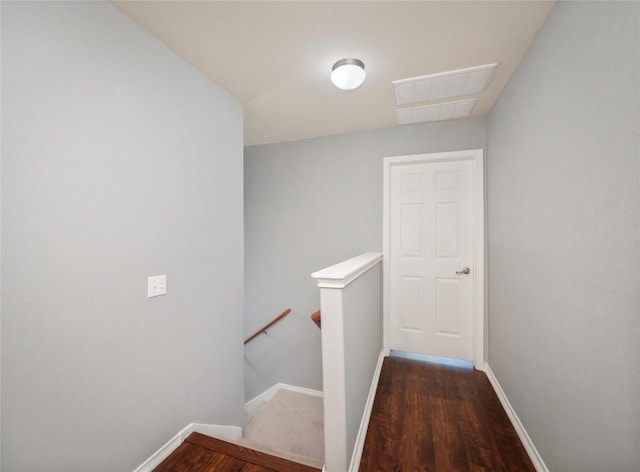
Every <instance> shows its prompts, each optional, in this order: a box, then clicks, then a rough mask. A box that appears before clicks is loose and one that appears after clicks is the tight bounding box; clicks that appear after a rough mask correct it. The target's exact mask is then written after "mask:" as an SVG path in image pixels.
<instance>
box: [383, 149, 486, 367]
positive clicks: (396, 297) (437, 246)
mask: <svg viewBox="0 0 640 472" xmlns="http://www.w3.org/2000/svg"><path fill="white" fill-rule="evenodd" d="M473 164H474V163H473V161H472V160H469V159H461V160H451V161H437V160H436V161H434V162H418V163H408V164H403V165H395V166H391V168H390V175H389V177H388V178H389V183H388V185H389V189H388V191H389V202H388V205H389V209H388V212H389V215H388V228H387V229H386V230H387V231H388V249H389V252H390V254H389V257H388V260H387V261H386V263H387V264H389V266H390V267H389V270H388V272H387V274H388V276H389V281H388V290H389V297H390V299H389V305H388V307H389V318H388V319H389V325H390V326H389V329H390V332H389V342H390V348H391V349H396V350H401V351H408V352H414V353H420V354H429V355H434V356H442V357H451V358H457V359H466V360H474V300H473V296H474V277H475V271H474V267H473V263H474V179H473ZM465 272H468V273H465Z"/></svg>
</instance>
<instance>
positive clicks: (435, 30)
mask: <svg viewBox="0 0 640 472" xmlns="http://www.w3.org/2000/svg"><path fill="white" fill-rule="evenodd" d="M113 3H114V4H115V6H116V7H117V8H119V9H120V10H121V11H122V12H124V13H125V14H126V15H128V16H130V17H131V18H132V19H133V20H135V21H136V22H137V23H138V24H140V25H141V26H142V27H143V28H145V29H146V30H148V31H150V32H151V33H152V34H154V35H155V36H157V37H158V38H159V39H160V40H162V41H163V42H164V43H165V44H166V45H167V46H168V47H169V48H171V49H173V50H174V51H175V52H176V53H178V54H179V55H181V56H182V57H184V58H185V59H186V60H187V61H188V62H189V63H191V64H192V65H193V66H195V67H196V68H198V69H200V70H201V71H202V72H204V73H205V74H206V75H207V76H208V77H210V78H211V80H213V81H214V82H215V83H217V84H218V85H220V86H222V87H223V88H225V89H226V90H228V91H229V92H230V93H231V94H232V95H233V96H235V97H236V98H238V99H239V100H240V101H241V102H242V103H243V104H244V107H245V144H247V145H251V144H261V143H270V142H278V141H289V140H294V139H302V138H308V137H313V136H326V135H331V134H338V133H345V132H351V131H359V130H365V129H374V128H385V127H391V126H396V105H395V102H394V93H393V87H392V84H391V82H392V81H394V80H400V79H406V78H410V77H416V76H422V75H428V74H434V73H439V72H445V71H449V70H453V69H462V68H467V67H473V66H480V65H484V64H491V63H494V62H495V63H498V66H497V68H496V70H495V72H494V73H493V76H492V78H491V80H490V81H489V83H488V85H487V87H486V88H485V90H484V91H483V92H482V93H481V94H476V95H467V96H465V97H464V98H477V101H476V104H475V106H474V108H473V111H472V113H471V116H483V115H486V114H487V113H488V112H489V110H490V109H491V107H492V106H493V104H494V102H495V100H496V98H497V96H498V94H499V93H500V91H501V90H502V88H503V87H504V85H505V83H506V82H507V80H508V79H509V76H510V75H511V73H512V72H513V70H514V69H515V67H516V65H517V64H518V61H519V60H520V58H521V57H522V55H523V53H524V51H525V50H526V48H527V47H528V46H529V44H530V42H531V40H532V39H533V37H534V35H535V33H536V32H537V31H538V29H539V28H540V26H541V25H542V22H543V21H544V19H545V17H546V15H547V14H548V12H549V10H550V9H551V7H552V6H553V2H550V1H544V2H534V1H511V2H506V1H499V2H493V1H472V2H467V1H444V2H436V1H409V2H405V1H369V2H365V1H329V2H325V1H287V2H281V1H277V2H276V1H254V2H245V1H226V2H219V1H128V2H122V1H118V2H113ZM344 57H357V58H359V59H361V60H362V61H363V62H364V63H365V68H366V71H367V80H366V81H365V83H364V85H363V86H362V87H361V88H359V89H358V90H357V91H355V92H351V93H345V92H340V91H338V90H337V89H335V88H334V87H333V86H332V85H331V83H330V81H329V74H330V72H331V66H332V65H333V63H334V62H335V61H337V60H339V59H342V58H344ZM443 101H452V99H445V100H439V101H438V100H435V101H431V102H427V103H422V104H423V105H424V104H427V105H430V104H435V103H439V102H443ZM411 106H416V105H415V104H414V105H411Z"/></svg>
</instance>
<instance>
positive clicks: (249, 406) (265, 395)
mask: <svg viewBox="0 0 640 472" xmlns="http://www.w3.org/2000/svg"><path fill="white" fill-rule="evenodd" d="M280 389H283V390H290V391H292V392H297V393H304V394H305V395H313V396H314V397H324V393H322V392H321V391H320V390H313V389H311V388H306V387H296V386H295V385H289V384H285V383H280V382H279V383H277V384H275V385H274V386H272V387H271V388H269V389H267V390H265V391H264V392H262V393H261V394H260V395H258V396H256V397H255V398H252V399H251V400H249V401H248V402H247V403H245V404H244V411H246V412H251V411H253V409H254V408H255V407H256V406H258V404H259V403H262V402H268V401H269V400H271V399H272V398H273V397H274V395H275V394H276V393H278V390H280Z"/></svg>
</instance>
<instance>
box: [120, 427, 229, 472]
mask: <svg viewBox="0 0 640 472" xmlns="http://www.w3.org/2000/svg"><path fill="white" fill-rule="evenodd" d="M194 432H195V433H201V434H206V435H207V436H215V437H218V438H223V439H229V440H233V439H237V438H240V437H242V428H241V427H240V426H227V425H218V424H202V423H190V424H188V425H187V426H185V427H184V428H182V429H181V430H180V432H179V433H178V434H176V435H175V436H174V437H172V438H171V439H170V440H169V441H167V443H166V444H165V445H164V446H162V447H161V448H160V449H158V450H157V451H156V452H154V453H153V454H152V455H151V456H150V457H149V458H148V459H147V460H146V461H144V462H143V463H142V465H141V466H139V467H138V468H137V469H135V470H134V471H133V472H151V471H152V470H153V469H155V468H156V467H158V466H159V465H160V464H161V463H162V461H163V460H165V459H166V458H167V457H169V455H170V454H171V453H172V452H173V451H175V450H176V449H177V448H178V446H180V444H182V443H183V442H184V440H185V439H186V438H187V436H189V435H190V434H191V433H194Z"/></svg>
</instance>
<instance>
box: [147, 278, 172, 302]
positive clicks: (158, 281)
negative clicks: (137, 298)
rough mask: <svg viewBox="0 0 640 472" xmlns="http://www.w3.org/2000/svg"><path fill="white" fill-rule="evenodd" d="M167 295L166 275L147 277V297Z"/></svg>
mask: <svg viewBox="0 0 640 472" xmlns="http://www.w3.org/2000/svg"><path fill="white" fill-rule="evenodd" d="M165 293H167V276H166V275H154V276H153V277H149V283H148V287H147V297H148V298H151V297H157V296H159V295H164V294H165Z"/></svg>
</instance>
